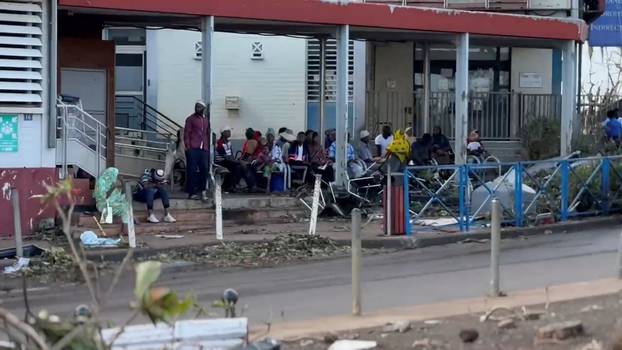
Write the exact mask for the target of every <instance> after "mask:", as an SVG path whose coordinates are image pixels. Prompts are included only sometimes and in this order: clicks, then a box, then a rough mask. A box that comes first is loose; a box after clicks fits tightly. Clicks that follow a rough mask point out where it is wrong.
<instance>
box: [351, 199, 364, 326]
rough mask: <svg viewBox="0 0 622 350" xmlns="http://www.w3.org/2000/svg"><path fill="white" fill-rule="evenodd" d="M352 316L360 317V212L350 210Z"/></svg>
mask: <svg viewBox="0 0 622 350" xmlns="http://www.w3.org/2000/svg"><path fill="white" fill-rule="evenodd" d="M351 250H352V315H354V316H360V315H361V254H362V246H361V210H360V209H358V208H355V209H353V210H352V247H351Z"/></svg>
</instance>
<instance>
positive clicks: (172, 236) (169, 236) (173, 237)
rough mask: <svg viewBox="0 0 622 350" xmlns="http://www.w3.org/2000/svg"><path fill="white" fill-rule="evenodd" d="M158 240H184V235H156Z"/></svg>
mask: <svg viewBox="0 0 622 350" xmlns="http://www.w3.org/2000/svg"><path fill="white" fill-rule="evenodd" d="M155 236H156V237H158V238H164V239H180V238H184V237H185V236H184V235H155Z"/></svg>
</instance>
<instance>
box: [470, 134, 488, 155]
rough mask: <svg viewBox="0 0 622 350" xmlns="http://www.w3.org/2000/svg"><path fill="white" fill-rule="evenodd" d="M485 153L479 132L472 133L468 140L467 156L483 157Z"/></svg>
mask: <svg viewBox="0 0 622 350" xmlns="http://www.w3.org/2000/svg"><path fill="white" fill-rule="evenodd" d="M484 153H485V151H484V146H483V145H482V142H481V140H480V138H479V132H478V131H477V130H473V131H471V133H470V134H469V137H468V138H467V155H470V156H475V157H481V156H483V155H484Z"/></svg>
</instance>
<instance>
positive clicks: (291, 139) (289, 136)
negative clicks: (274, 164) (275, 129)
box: [279, 129, 296, 142]
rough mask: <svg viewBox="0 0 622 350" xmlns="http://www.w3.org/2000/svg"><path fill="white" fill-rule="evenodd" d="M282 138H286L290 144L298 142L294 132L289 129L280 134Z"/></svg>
mask: <svg viewBox="0 0 622 350" xmlns="http://www.w3.org/2000/svg"><path fill="white" fill-rule="evenodd" d="M279 136H280V137H282V138H284V139H285V140H287V141H288V142H294V141H296V135H294V131H292V129H287V130H285V131H283V132H282V133H280V134H279Z"/></svg>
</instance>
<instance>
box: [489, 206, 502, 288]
mask: <svg viewBox="0 0 622 350" xmlns="http://www.w3.org/2000/svg"><path fill="white" fill-rule="evenodd" d="M491 206H492V215H491V216H492V217H491V219H492V220H491V225H490V236H491V237H490V295H491V296H492V297H498V296H499V295H500V293H499V249H500V243H501V242H500V241H501V205H500V203H499V200H498V199H497V198H493V199H492V201H491Z"/></svg>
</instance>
